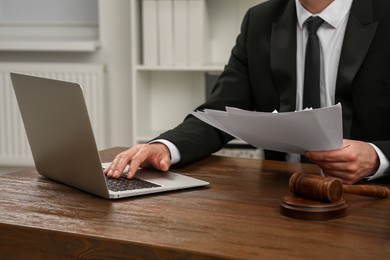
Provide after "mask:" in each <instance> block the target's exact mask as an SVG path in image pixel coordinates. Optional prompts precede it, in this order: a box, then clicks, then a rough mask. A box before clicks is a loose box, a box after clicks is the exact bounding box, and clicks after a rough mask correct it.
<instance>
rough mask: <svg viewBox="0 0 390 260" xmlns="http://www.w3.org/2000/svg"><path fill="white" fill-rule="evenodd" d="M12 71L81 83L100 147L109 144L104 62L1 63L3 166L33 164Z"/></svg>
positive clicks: (0, 153) (0, 160) (0, 142)
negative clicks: (11, 74) (107, 142)
mask: <svg viewBox="0 0 390 260" xmlns="http://www.w3.org/2000/svg"><path fill="white" fill-rule="evenodd" d="M10 72H20V73H24V74H29V75H35V76H41V77H46V78H53V79H59V80H66V81H72V82H77V83H79V84H80V85H81V86H82V88H83V93H84V98H85V102H86V104H87V108H88V113H89V116H90V119H91V124H92V128H93V131H94V134H95V138H96V143H97V146H98V148H99V149H102V148H105V147H106V138H107V137H106V130H105V129H106V126H105V122H107V120H106V109H105V107H104V101H105V91H106V89H105V84H104V65H102V64H78V63H72V64H69V63H64V64H62V63H61V64H59V63H0V165H32V164H33V160H32V155H31V150H30V146H29V144H28V141H27V136H26V133H25V129H24V126H23V122H22V119H21V116H20V112H19V108H18V106H17V102H16V97H15V93H14V91H13V88H12V85H11V79H10V75H9V74H10Z"/></svg>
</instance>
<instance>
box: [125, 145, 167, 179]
mask: <svg viewBox="0 0 390 260" xmlns="http://www.w3.org/2000/svg"><path fill="white" fill-rule="evenodd" d="M170 165H171V158H170V152H169V149H168V148H167V147H166V146H165V145H164V144H161V143H153V144H147V145H145V146H143V147H142V149H140V150H139V151H138V153H137V154H135V155H134V157H133V159H132V160H131V163H130V166H129V172H128V175H127V177H128V178H132V177H134V175H135V174H136V172H137V170H138V168H139V167H142V168H145V167H153V168H155V169H157V170H161V171H167V170H168V169H169V167H170Z"/></svg>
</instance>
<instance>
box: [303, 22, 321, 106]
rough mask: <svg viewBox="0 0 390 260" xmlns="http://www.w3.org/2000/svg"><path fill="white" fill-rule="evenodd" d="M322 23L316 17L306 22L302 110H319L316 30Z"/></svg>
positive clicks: (318, 65) (318, 67)
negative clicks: (306, 36)
mask: <svg viewBox="0 0 390 260" xmlns="http://www.w3.org/2000/svg"><path fill="white" fill-rule="evenodd" d="M323 22H324V20H322V19H321V18H320V17H318V16H311V17H309V18H308V19H307V20H306V28H307V32H308V38H307V45H306V58H305V77H304V85H303V106H302V107H303V109H304V108H307V107H309V108H310V107H312V108H319V107H321V102H320V68H321V61H320V59H321V58H320V42H319V40H318V36H317V30H318V28H319V27H320V26H321V24H322V23H323Z"/></svg>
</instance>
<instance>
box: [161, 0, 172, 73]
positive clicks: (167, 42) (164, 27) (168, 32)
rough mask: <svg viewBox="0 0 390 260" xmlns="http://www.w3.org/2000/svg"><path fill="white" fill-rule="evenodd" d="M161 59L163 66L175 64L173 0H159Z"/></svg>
mask: <svg viewBox="0 0 390 260" xmlns="http://www.w3.org/2000/svg"><path fill="white" fill-rule="evenodd" d="M157 9H158V36H159V37H158V38H159V41H158V43H159V61H160V65H162V66H171V65H173V1H172V0H158V1H157Z"/></svg>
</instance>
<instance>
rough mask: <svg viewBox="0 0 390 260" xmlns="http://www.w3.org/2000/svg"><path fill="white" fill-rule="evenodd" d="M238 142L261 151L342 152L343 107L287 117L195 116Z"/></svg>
mask: <svg viewBox="0 0 390 260" xmlns="http://www.w3.org/2000/svg"><path fill="white" fill-rule="evenodd" d="M192 114H193V115H194V116H196V117H197V118H199V119H200V120H202V121H204V122H205V123H208V124H210V125H212V126H214V127H216V128H218V129H220V130H222V131H224V132H226V133H228V134H230V135H232V136H233V137H235V138H237V139H241V140H243V141H245V142H247V143H248V144H251V145H253V146H255V147H258V148H263V149H268V150H274V151H280V152H286V153H298V154H303V153H304V152H305V151H326V150H334V149H340V148H342V144H343V129H342V110H341V104H337V105H335V106H331V107H325V108H319V109H313V110H302V111H297V112H287V113H264V112H253V111H246V110H242V109H238V108H232V107H226V111H218V110H211V109H206V110H204V111H196V112H193V113H192Z"/></svg>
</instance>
